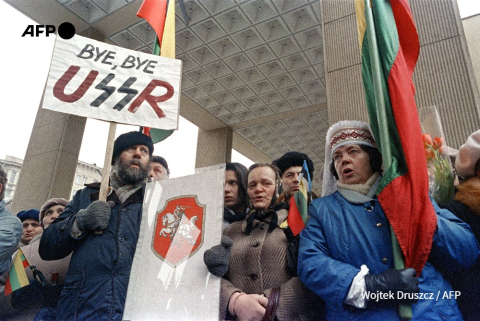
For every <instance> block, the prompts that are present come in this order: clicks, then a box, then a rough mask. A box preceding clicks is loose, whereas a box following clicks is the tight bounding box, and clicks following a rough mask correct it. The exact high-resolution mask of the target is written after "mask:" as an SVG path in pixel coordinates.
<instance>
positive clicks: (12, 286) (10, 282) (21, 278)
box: [5, 248, 30, 296]
mask: <svg viewBox="0 0 480 321" xmlns="http://www.w3.org/2000/svg"><path fill="white" fill-rule="evenodd" d="M29 266H30V264H29V263H28V261H27V259H26V257H25V255H24V254H23V252H22V249H21V248H20V249H18V251H17V254H16V255H15V259H14V260H13V265H12V267H11V268H10V272H9V273H8V278H7V282H6V283H5V296H7V295H9V294H10V293H12V292H13V291H15V290H18V289H20V288H22V287H24V286H27V285H28V284H29V283H30V282H29V281H28V277H27V273H26V272H25V268H26V267H29Z"/></svg>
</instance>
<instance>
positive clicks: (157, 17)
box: [137, 0, 167, 45]
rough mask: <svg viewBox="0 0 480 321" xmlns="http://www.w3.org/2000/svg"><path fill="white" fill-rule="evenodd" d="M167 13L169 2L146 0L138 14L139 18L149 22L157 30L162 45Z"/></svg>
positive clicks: (165, 0)
mask: <svg viewBox="0 0 480 321" xmlns="http://www.w3.org/2000/svg"><path fill="white" fill-rule="evenodd" d="M166 13H167V0H144V1H143V3H142V5H141V6H140V9H138V12H137V17H140V18H143V19H145V20H147V21H148V23H149V24H150V26H152V28H153V30H155V33H156V34H157V37H158V42H159V44H160V45H161V44H162V37H163V30H164V28H165V20H166Z"/></svg>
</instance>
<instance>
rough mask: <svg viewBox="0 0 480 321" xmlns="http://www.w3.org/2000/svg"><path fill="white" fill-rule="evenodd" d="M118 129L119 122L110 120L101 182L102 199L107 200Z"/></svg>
mask: <svg viewBox="0 0 480 321" xmlns="http://www.w3.org/2000/svg"><path fill="white" fill-rule="evenodd" d="M116 130H117V123H114V122H110V129H109V130H108V141H107V149H106V150H105V161H104V163H103V172H102V182H101V184H100V195H99V196H98V199H99V200H100V201H106V200H107V193H108V182H109V180H110V168H111V164H112V155H113V144H114V142H115V131H116Z"/></svg>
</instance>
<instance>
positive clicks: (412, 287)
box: [365, 268, 420, 303]
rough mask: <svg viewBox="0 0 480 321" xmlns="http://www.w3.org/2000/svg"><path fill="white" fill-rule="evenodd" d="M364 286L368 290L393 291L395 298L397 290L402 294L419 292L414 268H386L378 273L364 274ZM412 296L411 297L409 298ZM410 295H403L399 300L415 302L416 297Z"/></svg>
mask: <svg viewBox="0 0 480 321" xmlns="http://www.w3.org/2000/svg"><path fill="white" fill-rule="evenodd" d="M365 286H366V288H367V291H370V292H372V293H373V292H377V291H378V292H383V293H388V292H389V291H390V292H393V293H394V296H395V298H397V294H398V292H401V293H402V294H407V293H409V294H414V293H418V292H420V288H419V287H418V278H417V273H416V271H415V269H413V268H406V269H402V270H396V269H388V270H386V271H385V272H383V273H380V274H367V275H365ZM410 297H412V299H410ZM415 297H416V296H412V295H410V296H409V295H403V296H402V299H401V300H400V301H402V302H408V303H415V302H417V301H418V298H415Z"/></svg>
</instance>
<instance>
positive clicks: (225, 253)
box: [203, 235, 233, 277]
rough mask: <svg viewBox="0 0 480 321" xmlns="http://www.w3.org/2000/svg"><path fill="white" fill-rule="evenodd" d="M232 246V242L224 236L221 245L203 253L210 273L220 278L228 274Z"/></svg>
mask: <svg viewBox="0 0 480 321" xmlns="http://www.w3.org/2000/svg"><path fill="white" fill-rule="evenodd" d="M232 245H233V242H232V240H231V239H230V238H229V237H228V236H226V235H224V236H222V240H221V242H220V244H219V245H215V246H213V247H212V248H211V249H209V250H206V251H205V252H204V253H203V262H205V265H206V266H207V269H208V271H209V272H210V273H212V274H213V275H215V276H220V277H222V276H224V275H225V273H227V270H228V263H229V262H230V250H231V247H232Z"/></svg>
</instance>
